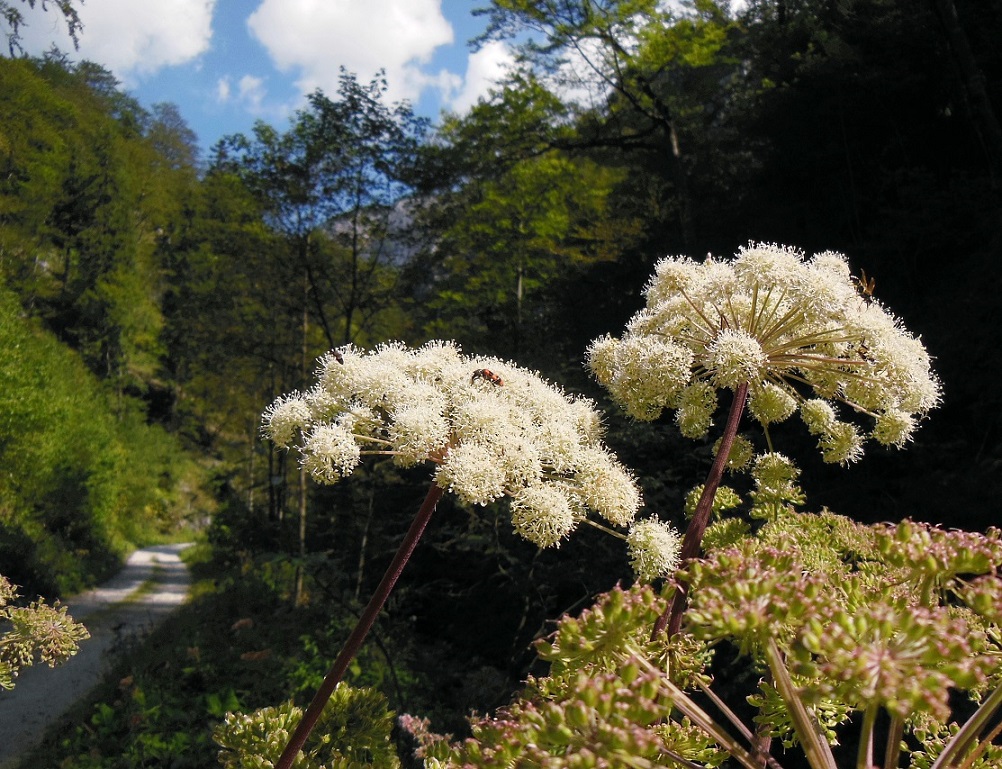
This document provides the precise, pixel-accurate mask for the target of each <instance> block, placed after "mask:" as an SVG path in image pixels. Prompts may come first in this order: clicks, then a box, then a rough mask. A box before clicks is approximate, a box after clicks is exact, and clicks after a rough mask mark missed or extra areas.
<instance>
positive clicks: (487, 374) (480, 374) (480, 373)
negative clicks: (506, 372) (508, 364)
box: [470, 368, 504, 387]
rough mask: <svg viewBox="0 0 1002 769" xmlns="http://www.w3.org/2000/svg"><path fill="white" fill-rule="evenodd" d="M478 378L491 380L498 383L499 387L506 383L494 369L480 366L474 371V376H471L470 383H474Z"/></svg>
mask: <svg viewBox="0 0 1002 769" xmlns="http://www.w3.org/2000/svg"><path fill="white" fill-rule="evenodd" d="M478 379H486V380H487V381H488V382H491V383H493V384H495V385H497V386H498V387H501V386H502V385H504V380H503V379H502V378H501V377H499V376H498V375H497V374H495V373H494V372H493V371H491V370H490V369H489V368H478V369H477V370H476V371H474V372H473V376H472V377H471V378H470V384H473V383H474V382H476V381H477V380H478Z"/></svg>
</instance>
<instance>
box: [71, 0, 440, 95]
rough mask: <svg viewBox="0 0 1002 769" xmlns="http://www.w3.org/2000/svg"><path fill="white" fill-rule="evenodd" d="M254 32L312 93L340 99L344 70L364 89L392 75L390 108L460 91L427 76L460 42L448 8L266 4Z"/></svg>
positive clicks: (322, 1) (383, 0)
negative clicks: (446, 89)
mask: <svg viewBox="0 0 1002 769" xmlns="http://www.w3.org/2000/svg"><path fill="white" fill-rule="evenodd" d="M89 1H90V0H88V2H89ZM247 24H248V27H249V28H250V31H251V34H252V35H253V36H254V37H256V38H257V39H258V40H259V41H260V42H261V44H262V45H263V46H264V47H265V48H266V49H267V51H268V54H269V56H270V57H271V59H272V61H273V62H274V64H275V66H276V67H277V68H278V69H279V70H281V71H282V72H291V73H293V74H294V75H295V76H296V77H297V86H298V87H299V88H300V89H301V90H302V91H303V92H304V93H306V92H311V91H313V90H316V89H317V88H320V89H322V90H324V91H325V92H327V93H331V94H333V93H334V92H336V91H337V87H338V75H339V74H340V67H342V66H343V67H345V68H346V69H348V71H350V72H353V73H355V74H356V75H357V76H358V78H359V80H360V81H361V82H367V81H368V80H370V79H371V78H372V77H374V76H375V74H376V73H377V72H378V71H379V70H380V69H384V70H385V71H386V79H387V84H388V92H387V97H388V100H389V101H399V100H401V99H409V100H411V101H417V99H418V98H419V97H420V95H421V92H422V91H423V90H425V89H426V88H442V87H443V86H444V85H445V86H450V87H454V81H453V80H452V79H451V78H450V76H449V73H448V72H447V71H445V70H442V71H439V72H438V73H428V72H426V71H425V69H424V67H426V66H427V64H428V62H429V61H430V60H431V57H432V55H433V54H434V53H435V50H436V49H437V48H439V47H440V46H443V45H449V44H451V43H452V42H453V31H452V26H451V25H450V24H449V22H448V21H447V20H446V18H445V17H444V16H443V15H442V8H441V0H262V2H261V4H260V6H258V9H257V10H256V11H254V13H253V14H251V16H250V18H248V20H247Z"/></svg>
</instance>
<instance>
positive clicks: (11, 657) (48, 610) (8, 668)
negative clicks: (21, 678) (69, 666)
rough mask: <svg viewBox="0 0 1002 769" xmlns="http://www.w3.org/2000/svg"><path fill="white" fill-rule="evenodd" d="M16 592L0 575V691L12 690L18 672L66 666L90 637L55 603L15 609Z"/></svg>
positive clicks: (63, 607) (84, 629)
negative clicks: (33, 667) (34, 667)
mask: <svg viewBox="0 0 1002 769" xmlns="http://www.w3.org/2000/svg"><path fill="white" fill-rule="evenodd" d="M17 598H18V592H17V588H16V587H15V586H14V585H13V584H11V582H10V580H8V579H7V578H6V577H4V576H2V575H0V622H2V623H3V625H4V632H3V635H2V637H0V688H2V689H12V688H14V679H15V678H16V677H17V674H18V672H19V670H20V669H21V668H25V667H28V666H30V665H34V664H36V663H38V662H44V663H45V664H47V665H48V666H49V667H55V666H56V665H58V664H60V663H63V662H65V661H66V660H68V659H69V658H70V657H72V656H73V655H74V654H76V653H77V650H78V649H79V648H80V642H81V641H84V640H86V639H88V638H90V633H89V632H88V631H87V629H86V628H85V627H84V626H83V625H81V624H80V623H79V622H75V621H74V620H73V618H72V617H71V616H69V615H68V614H67V613H66V607H65V606H60V605H59V602H58V601H57V602H56V603H55V604H53V605H49V604H46V603H44V602H43V601H32V602H31V603H30V604H29V605H27V606H16V605H14V603H13V602H14V601H16V600H17Z"/></svg>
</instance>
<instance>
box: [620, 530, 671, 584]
mask: <svg viewBox="0 0 1002 769" xmlns="http://www.w3.org/2000/svg"><path fill="white" fill-rule="evenodd" d="M626 544H627V548H628V549H629V553H630V563H631V565H632V566H633V573H634V574H636V575H637V579H639V580H640V581H641V582H650V581H651V580H654V579H657V578H659V577H667V576H670V575H671V573H672V572H674V571H675V569H677V568H678V563H679V554H680V552H681V549H682V537H681V536H680V535H679V533H678V532H677V531H676V530H675V529H673V528H672V527H671V526H669V525H668V524H667V523H664V522H663V521H660V520H658V519H657V518H644V519H643V520H641V521H637V522H636V523H635V524H633V526H631V527H630V533H629V534H628V535H627V538H626Z"/></svg>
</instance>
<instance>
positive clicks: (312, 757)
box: [213, 684, 400, 769]
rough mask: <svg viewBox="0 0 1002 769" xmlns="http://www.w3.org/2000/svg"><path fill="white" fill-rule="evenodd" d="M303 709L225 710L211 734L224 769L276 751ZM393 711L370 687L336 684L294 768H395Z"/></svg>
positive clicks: (253, 766)
mask: <svg viewBox="0 0 1002 769" xmlns="http://www.w3.org/2000/svg"><path fill="white" fill-rule="evenodd" d="M302 714H303V710H302V708H298V707H296V706H295V705H293V704H292V703H291V702H287V703H284V704H282V705H279V706H277V707H269V708H263V709H261V710H258V711H255V712H253V713H248V714H240V713H228V714H227V715H226V719H225V722H224V723H223V724H222V725H221V726H219V727H217V728H216V730H215V732H214V733H213V738H214V739H215V740H216V742H218V743H219V744H220V745H221V746H222V747H223V750H221V751H220V754H219V761H220V763H221V764H222V766H223V767H224V768H225V769H265V768H266V767H270V766H273V765H274V763H275V762H276V761H277V760H278V757H279V756H280V755H281V753H282V749H283V748H284V747H285V744H286V743H287V742H288V739H289V736H290V735H291V734H292V731H293V729H294V728H295V726H296V724H297V723H298V722H299V720H300V718H302ZM392 727H393V716H392V714H391V713H390V712H389V711H387V709H386V700H385V699H384V698H383V696H382V695H381V694H379V693H378V692H377V691H375V690H373V689H353V688H351V687H350V686H347V685H345V684H341V685H339V686H338V687H337V689H336V690H335V691H334V694H333V695H332V696H331V699H330V700H329V701H328V702H327V704H326V705H325V706H324V711H323V714H322V715H321V716H320V721H319V722H318V723H317V729H316V731H314V732H313V734H312V735H311V737H310V739H308V740H307V743H306V745H305V746H304V749H303V751H302V753H300V755H299V756H298V757H297V759H296V760H295V761H294V763H293V766H294V767H295V768H296V769H353V768H354V767H363V766H372V767H380V768H381V769H398V767H399V766H400V761H399V760H398V759H397V756H396V753H395V752H394V749H393V745H392V742H391V741H390V729H391V728H392Z"/></svg>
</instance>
